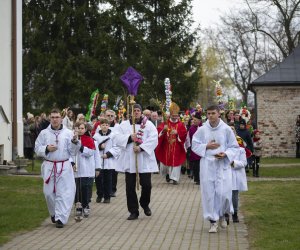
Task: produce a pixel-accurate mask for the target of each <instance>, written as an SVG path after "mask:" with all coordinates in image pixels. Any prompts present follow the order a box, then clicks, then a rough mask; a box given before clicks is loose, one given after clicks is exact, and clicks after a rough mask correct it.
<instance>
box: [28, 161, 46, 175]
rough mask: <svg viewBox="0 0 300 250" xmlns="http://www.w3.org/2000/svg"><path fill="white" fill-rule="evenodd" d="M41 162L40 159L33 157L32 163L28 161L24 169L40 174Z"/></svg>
mask: <svg viewBox="0 0 300 250" xmlns="http://www.w3.org/2000/svg"><path fill="white" fill-rule="evenodd" d="M42 162H43V161H42V160H41V159H35V160H34V161H33V164H32V161H28V165H27V167H26V168H25V169H26V170H27V172H28V173H30V174H40V173H41V165H42Z"/></svg>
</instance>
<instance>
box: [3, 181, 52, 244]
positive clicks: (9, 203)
mask: <svg viewBox="0 0 300 250" xmlns="http://www.w3.org/2000/svg"><path fill="white" fill-rule="evenodd" d="M48 216H49V214H48V210H47V207H46V202H45V198H44V195H43V181H42V179H41V178H37V177H22V176H0V245H2V244H4V243H5V242H7V241H9V240H10V239H11V237H13V236H15V234H16V233H22V232H25V231H28V230H32V229H34V228H36V227H38V226H40V225H41V223H42V222H43V221H44V220H45V219H46V218H47V217H48Z"/></svg>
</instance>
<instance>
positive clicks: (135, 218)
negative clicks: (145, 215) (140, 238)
mask: <svg viewBox="0 0 300 250" xmlns="http://www.w3.org/2000/svg"><path fill="white" fill-rule="evenodd" d="M137 218H139V216H138V214H136V213H131V214H130V215H129V217H128V218H127V220H137Z"/></svg>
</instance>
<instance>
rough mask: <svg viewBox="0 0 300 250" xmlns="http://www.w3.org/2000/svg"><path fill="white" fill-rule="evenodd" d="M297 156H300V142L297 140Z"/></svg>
mask: <svg viewBox="0 0 300 250" xmlns="http://www.w3.org/2000/svg"><path fill="white" fill-rule="evenodd" d="M296 158H300V142H296Z"/></svg>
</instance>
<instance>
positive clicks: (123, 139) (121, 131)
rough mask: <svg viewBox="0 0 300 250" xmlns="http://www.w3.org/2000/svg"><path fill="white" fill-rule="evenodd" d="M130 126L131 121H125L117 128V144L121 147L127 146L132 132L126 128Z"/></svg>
mask: <svg viewBox="0 0 300 250" xmlns="http://www.w3.org/2000/svg"><path fill="white" fill-rule="evenodd" d="M128 126H130V123H129V121H125V122H122V123H121V124H120V126H118V127H117V128H116V133H117V134H118V136H117V138H116V145H117V146H119V147H120V148H121V149H125V148H126V146H127V142H128V139H129V137H130V136H131V134H130V133H128V132H127V131H126V128H127V129H128Z"/></svg>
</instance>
